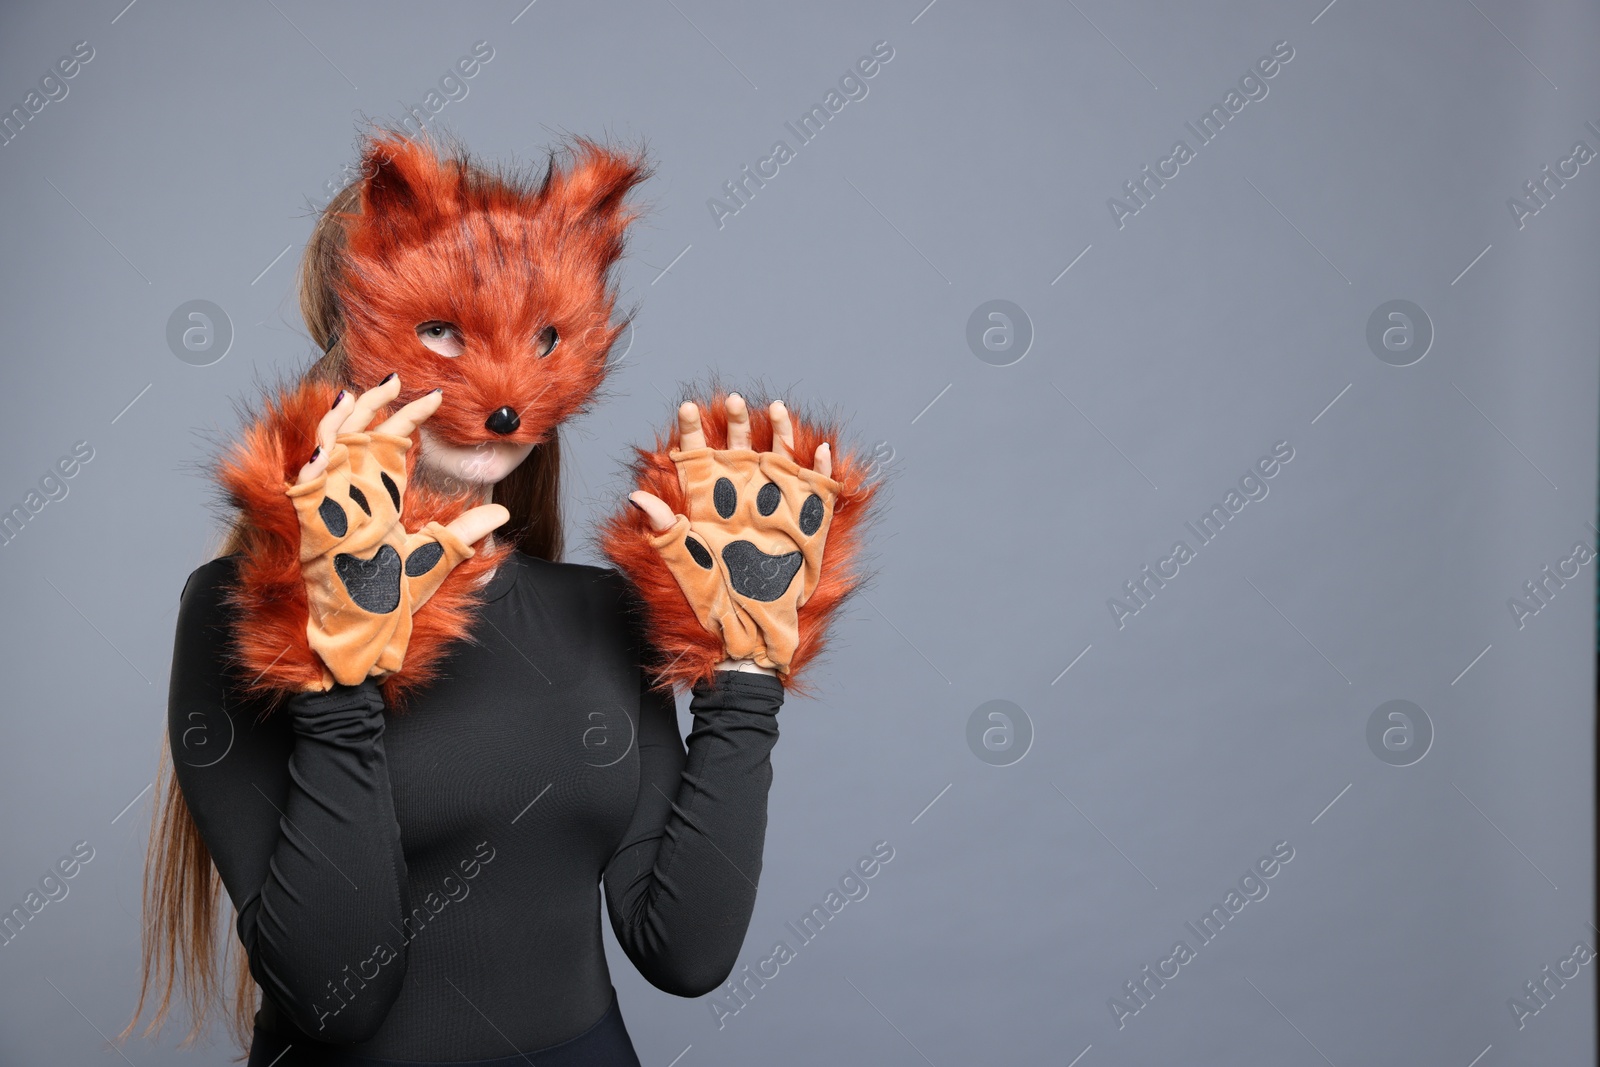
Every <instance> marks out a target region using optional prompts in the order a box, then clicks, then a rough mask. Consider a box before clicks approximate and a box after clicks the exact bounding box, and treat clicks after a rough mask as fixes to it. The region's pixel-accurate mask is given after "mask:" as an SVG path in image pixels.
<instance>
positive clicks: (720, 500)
mask: <svg viewBox="0 0 1600 1067" xmlns="http://www.w3.org/2000/svg"><path fill="white" fill-rule="evenodd" d="M711 503H712V505H713V506H714V507H715V508H716V509H717V514H718V515H721V516H722V517H723V518H725V519H731V518H733V509H734V508H736V507H738V506H739V492H738V490H736V489H735V488H734V487H733V481H732V479H729V478H718V479H717V481H716V484H714V485H713V486H712V487H711Z"/></svg>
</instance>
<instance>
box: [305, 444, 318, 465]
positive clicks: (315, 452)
mask: <svg viewBox="0 0 1600 1067" xmlns="http://www.w3.org/2000/svg"><path fill="white" fill-rule="evenodd" d="M321 458H322V446H321V445H318V446H317V447H316V448H313V449H312V450H311V458H310V459H309V460H307V461H306V462H307V463H315V462H316V461H317V460H319V459H321Z"/></svg>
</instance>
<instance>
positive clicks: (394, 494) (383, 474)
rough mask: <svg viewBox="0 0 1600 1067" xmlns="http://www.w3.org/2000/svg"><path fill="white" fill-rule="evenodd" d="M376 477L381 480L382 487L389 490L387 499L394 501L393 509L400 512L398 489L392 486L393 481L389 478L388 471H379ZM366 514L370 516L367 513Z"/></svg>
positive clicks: (396, 486)
mask: <svg viewBox="0 0 1600 1067" xmlns="http://www.w3.org/2000/svg"><path fill="white" fill-rule="evenodd" d="M378 477H379V478H381V479H383V487H384V488H385V489H387V490H389V499H390V500H393V501H394V509H395V510H396V511H399V510H400V487H399V486H398V485H395V484H394V479H393V478H391V477H389V472H388V471H379V472H378ZM367 514H369V515H370V514H372V513H371V512H368V513H367Z"/></svg>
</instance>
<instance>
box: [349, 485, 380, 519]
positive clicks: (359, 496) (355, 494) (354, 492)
mask: <svg viewBox="0 0 1600 1067" xmlns="http://www.w3.org/2000/svg"><path fill="white" fill-rule="evenodd" d="M385 477H387V475H385ZM350 499H351V500H354V501H355V502H356V504H357V505H358V506H359V507H360V508H361V510H362V511H365V512H366V513H367V514H368V515H371V514H372V505H371V504H369V503H367V494H365V493H363V492H362V491H361V487H360V486H357V485H352V486H351V487H350Z"/></svg>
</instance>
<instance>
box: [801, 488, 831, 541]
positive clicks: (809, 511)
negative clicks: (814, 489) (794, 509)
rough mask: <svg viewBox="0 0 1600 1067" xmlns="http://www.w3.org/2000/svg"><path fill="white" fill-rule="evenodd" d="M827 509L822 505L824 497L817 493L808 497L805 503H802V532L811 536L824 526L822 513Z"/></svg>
mask: <svg viewBox="0 0 1600 1067" xmlns="http://www.w3.org/2000/svg"><path fill="white" fill-rule="evenodd" d="M826 510H827V509H826V508H824V507H823V505H822V498H821V497H820V496H818V495H817V494H815V493H812V494H811V495H810V496H808V497H806V501H805V503H804V504H801V505H800V532H801V533H803V534H805V535H806V536H807V537H810V536H811V535H812V534H814V533H816V532H817V531H818V530H820V529H821V528H822V515H823V512H824V511H826Z"/></svg>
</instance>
